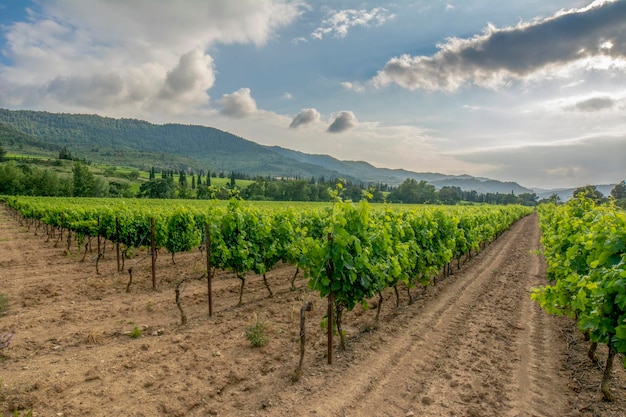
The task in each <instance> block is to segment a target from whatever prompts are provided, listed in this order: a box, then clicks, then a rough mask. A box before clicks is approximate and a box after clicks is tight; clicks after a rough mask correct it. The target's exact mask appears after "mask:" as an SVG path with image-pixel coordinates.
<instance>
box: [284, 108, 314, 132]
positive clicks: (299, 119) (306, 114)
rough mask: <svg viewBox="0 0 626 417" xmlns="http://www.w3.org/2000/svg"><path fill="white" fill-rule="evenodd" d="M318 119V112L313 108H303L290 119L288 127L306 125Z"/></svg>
mask: <svg viewBox="0 0 626 417" xmlns="http://www.w3.org/2000/svg"><path fill="white" fill-rule="evenodd" d="M319 119H320V113H319V112H318V111H317V110H315V109H303V110H302V111H301V112H300V113H298V114H297V115H296V117H294V118H293V120H292V121H291V124H290V125H289V128H296V127H298V126H306V125H310V124H312V123H315V122H317V121H318V120H319Z"/></svg>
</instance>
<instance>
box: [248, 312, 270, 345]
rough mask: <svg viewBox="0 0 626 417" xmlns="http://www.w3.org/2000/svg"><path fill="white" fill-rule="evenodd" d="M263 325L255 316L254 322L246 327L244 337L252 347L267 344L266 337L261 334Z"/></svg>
mask: <svg viewBox="0 0 626 417" xmlns="http://www.w3.org/2000/svg"><path fill="white" fill-rule="evenodd" d="M264 329H265V325H264V324H263V323H261V322H260V321H259V319H258V318H257V320H256V324H253V325H251V326H248V327H246V338H247V339H248V341H249V342H250V346H252V347H261V346H265V345H266V344H267V338H266V337H265V335H264V334H263V331H264Z"/></svg>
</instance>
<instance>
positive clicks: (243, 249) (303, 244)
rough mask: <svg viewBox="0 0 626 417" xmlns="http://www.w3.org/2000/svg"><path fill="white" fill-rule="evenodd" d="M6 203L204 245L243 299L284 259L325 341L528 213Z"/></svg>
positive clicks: (100, 228)
mask: <svg viewBox="0 0 626 417" xmlns="http://www.w3.org/2000/svg"><path fill="white" fill-rule="evenodd" d="M4 202H5V204H6V205H8V206H10V207H12V208H14V209H15V210H17V211H19V212H20V213H21V215H22V217H24V218H26V219H36V220H37V221H41V222H43V223H44V224H47V225H48V226H51V227H54V228H60V229H66V230H69V231H72V232H73V233H75V234H77V235H80V236H89V237H93V236H101V237H103V238H105V239H107V240H110V241H113V242H115V243H119V244H122V245H124V246H126V247H127V248H128V247H140V246H146V245H147V244H148V243H149V242H150V241H151V235H152V234H154V244H155V246H156V247H157V248H159V247H164V248H166V249H167V250H168V252H169V253H171V255H172V261H174V254H175V253H177V252H183V251H189V250H191V249H193V248H195V247H199V246H201V245H203V244H204V246H207V242H210V250H209V251H208V253H207V265H210V267H207V272H208V273H209V274H210V273H211V272H210V271H209V269H210V268H218V269H223V270H229V271H231V272H233V273H234V274H235V275H236V276H237V277H238V278H239V279H240V280H241V289H240V294H239V303H240V304H241V302H242V296H243V290H244V285H245V283H246V275H247V274H248V273H249V272H254V273H256V274H258V275H261V276H263V279H264V282H265V285H266V287H267V290H268V293H269V296H270V297H271V296H272V291H271V289H270V287H269V285H268V284H267V280H266V279H265V274H266V273H267V272H268V271H269V270H271V269H272V268H273V267H274V266H275V265H277V264H278V263H279V262H281V261H282V262H285V263H290V264H293V265H296V266H297V267H298V268H299V269H301V270H303V271H304V273H305V275H306V276H307V277H308V286H309V288H311V289H312V290H315V291H317V292H319V294H320V296H321V297H328V316H327V319H328V323H329V326H328V329H329V333H328V334H329V339H331V338H332V333H333V332H332V329H333V325H336V327H337V330H338V333H339V335H340V336H342V345H345V340H343V335H344V333H343V332H342V331H341V324H342V323H341V317H342V313H343V312H344V311H346V310H347V311H350V310H352V309H353V308H354V307H355V306H356V305H358V304H364V303H366V301H367V300H368V299H371V298H372V297H374V296H376V295H379V296H380V299H381V301H382V295H381V294H382V292H383V291H384V290H385V289H387V288H394V289H396V294H397V285H399V284H404V285H405V286H406V288H408V289H409V297H410V289H411V288H413V287H415V286H417V285H422V286H426V285H429V284H430V283H432V282H433V280H434V279H435V278H436V277H437V275H438V274H439V272H440V271H442V270H449V269H450V263H451V261H452V260H453V259H456V260H457V263H459V264H460V260H461V259H462V258H463V257H464V256H469V255H470V254H471V253H472V251H474V252H476V251H478V250H480V248H481V246H482V245H484V244H485V243H486V242H489V241H491V240H493V239H495V238H496V237H497V236H498V235H499V234H500V233H502V232H503V231H505V230H506V229H508V228H509V227H510V225H511V224H512V223H513V222H514V221H515V220H517V219H519V218H520V217H522V216H524V215H526V214H528V213H529V211H531V209H529V208H527V207H522V206H471V207H431V206H408V207H406V208H405V207H404V206H380V207H374V206H372V205H370V204H369V203H367V202H360V203H358V204H353V203H351V202H341V201H337V202H335V203H334V204H332V205H324V206H319V205H318V206H300V207H298V209H296V208H294V207H293V206H285V205H273V206H257V205H249V204H246V203H244V202H241V201H236V200H232V201H230V202H229V203H228V205H226V206H225V205H223V204H218V203H216V202H215V203H208V204H207V203H204V204H191V203H190V202H187V201H185V202H184V204H185V205H184V206H183V205H182V204H181V205H179V206H175V207H171V206H170V205H171V202H169V201H168V202H165V203H163V202H152V201H151V202H147V204H143V203H144V202H143V201H139V202H138V201H135V200H131V201H128V200H122V201H120V200H111V199H75V200H72V199H54V198H41V197H35V198H32V197H30V198H29V197H8V198H5V199H4ZM188 203H189V204H188ZM151 223H152V224H153V226H152V227H153V229H152V230H153V231H152V230H151ZM131 278H132V277H131ZM209 296H210V295H209ZM378 306H379V309H380V303H379V304H378ZM379 311H380V310H379ZM377 317H378V315H377ZM330 324H333V325H330ZM331 346H332V340H329V347H331ZM329 353H330V355H329V357H328V359H329V361H331V360H332V352H329Z"/></svg>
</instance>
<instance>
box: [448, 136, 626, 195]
mask: <svg viewBox="0 0 626 417" xmlns="http://www.w3.org/2000/svg"><path fill="white" fill-rule="evenodd" d="M449 155H452V153H450V154H449ZM623 155H626V136H624V135H623V134H622V135H597V136H589V137H582V138H574V139H568V140H561V141H556V142H552V143H548V144H545V143H535V144H528V145H520V146H508V147H497V148H492V149H482V150H474V151H464V152H462V153H461V152H458V153H456V154H455V157H456V159H457V160H461V161H464V162H469V163H473V164H482V165H487V166H489V167H490V168H488V169H486V170H484V175H487V176H490V177H492V178H498V179H502V180H516V179H517V180H519V179H520V178H523V179H524V181H525V184H522V185H526V186H546V185H549V186H551V187H559V186H565V187H571V186H572V184H573V183H578V184H577V185H579V186H581V185H585V184H586V183H587V184H607V183H612V182H617V181H621V180H622V179H624V178H626V165H624V158H623ZM546 182H547V183H546Z"/></svg>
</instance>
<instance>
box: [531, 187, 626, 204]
mask: <svg viewBox="0 0 626 417" xmlns="http://www.w3.org/2000/svg"><path fill="white" fill-rule="evenodd" d="M616 185H617V184H600V185H596V186H595V187H596V189H597V190H598V191H600V192H601V193H602V195H604V196H605V197H608V196H609V195H611V191H612V190H613V188H615V186H616ZM576 188H578V187H576ZM576 188H555V189H553V190H544V189H535V191H534V192H535V193H537V195H538V196H539V199H540V200H541V199H542V198H550V197H551V196H552V195H554V194H556V195H558V196H559V199H560V201H562V202H566V201H568V200H569V199H571V198H572V197H574V191H575V190H576Z"/></svg>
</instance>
